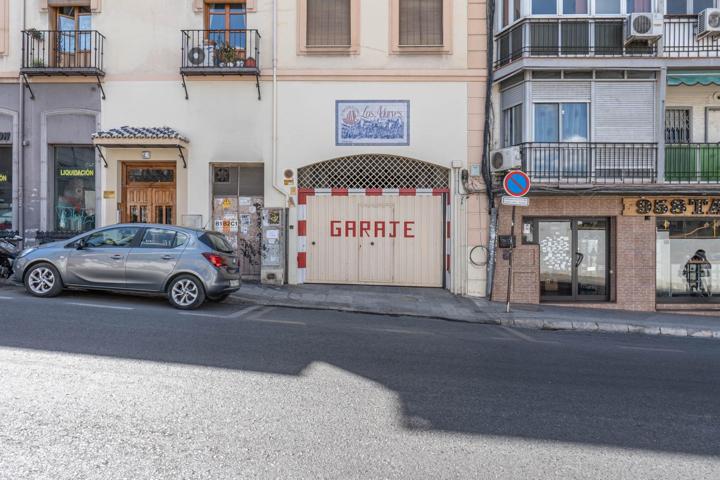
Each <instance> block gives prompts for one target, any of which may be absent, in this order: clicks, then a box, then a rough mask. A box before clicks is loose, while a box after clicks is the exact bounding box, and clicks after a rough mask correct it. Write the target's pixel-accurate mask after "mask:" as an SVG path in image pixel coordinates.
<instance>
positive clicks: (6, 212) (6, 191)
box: [0, 147, 12, 230]
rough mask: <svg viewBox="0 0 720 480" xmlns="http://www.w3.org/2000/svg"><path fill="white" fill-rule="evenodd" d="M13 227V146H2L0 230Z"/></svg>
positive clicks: (0, 154) (0, 158) (0, 155)
mask: <svg viewBox="0 0 720 480" xmlns="http://www.w3.org/2000/svg"><path fill="white" fill-rule="evenodd" d="M10 229H12V148H10V147H1V148H0V230H10Z"/></svg>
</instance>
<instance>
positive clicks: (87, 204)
mask: <svg viewBox="0 0 720 480" xmlns="http://www.w3.org/2000/svg"><path fill="white" fill-rule="evenodd" d="M93 228H95V151H94V150H93V148H92V147H55V229H56V230H59V231H70V232H83V231H86V230H92V229H93Z"/></svg>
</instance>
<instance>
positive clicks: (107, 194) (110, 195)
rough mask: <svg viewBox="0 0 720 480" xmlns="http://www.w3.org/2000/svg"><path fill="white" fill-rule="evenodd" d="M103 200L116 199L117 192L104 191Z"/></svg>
mask: <svg viewBox="0 0 720 480" xmlns="http://www.w3.org/2000/svg"><path fill="white" fill-rule="evenodd" d="M103 198H104V199H112V198H115V190H105V191H103Z"/></svg>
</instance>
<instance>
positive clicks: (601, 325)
mask: <svg viewBox="0 0 720 480" xmlns="http://www.w3.org/2000/svg"><path fill="white" fill-rule="evenodd" d="M232 298H234V299H236V300H239V301H241V302H243V303H249V304H253V305H262V306H265V307H282V308H294V309H297V310H323V311H333V312H347V313H366V314H370V315H391V316H394V317H415V318H431V319H437V320H445V321H450V322H462V323H476V324H480V325H503V326H507V327H516V328H528V329H535V330H550V331H576V332H601V333H625V334H627V333H634V334H640V335H653V336H658V335H662V336H670V337H684V338H705V339H715V340H720V329H717V330H710V329H692V328H685V327H667V326H661V325H633V324H630V323H608V322H593V321H583V320H578V321H570V320H541V319H532V318H514V319H509V318H503V317H504V316H503V315H494V314H493V315H491V316H485V317H482V316H480V315H478V317H477V318H473V319H467V318H459V317H451V316H442V315H432V314H423V313H418V312H412V311H404V310H397V311H392V312H379V311H377V310H370V309H362V308H355V307H348V306H344V305H328V304H315V305H307V304H301V303H289V302H283V301H277V300H272V299H268V300H259V299H251V298H247V297H242V296H236V295H233V297H232ZM478 313H479V314H482V313H483V312H478Z"/></svg>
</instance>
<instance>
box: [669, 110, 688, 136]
mask: <svg viewBox="0 0 720 480" xmlns="http://www.w3.org/2000/svg"><path fill="white" fill-rule="evenodd" d="M665 143H668V144H677V143H690V110H689V109H687V108H668V109H666V110H665Z"/></svg>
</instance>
